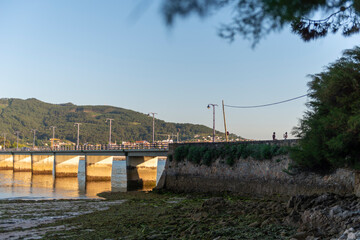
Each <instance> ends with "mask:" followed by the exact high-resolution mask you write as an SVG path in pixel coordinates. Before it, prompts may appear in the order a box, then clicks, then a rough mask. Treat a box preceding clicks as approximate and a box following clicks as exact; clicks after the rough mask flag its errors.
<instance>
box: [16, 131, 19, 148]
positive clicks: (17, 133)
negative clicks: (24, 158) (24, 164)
mask: <svg viewBox="0 0 360 240" xmlns="http://www.w3.org/2000/svg"><path fill="white" fill-rule="evenodd" d="M15 134H16V150H19V134H20V131H15Z"/></svg>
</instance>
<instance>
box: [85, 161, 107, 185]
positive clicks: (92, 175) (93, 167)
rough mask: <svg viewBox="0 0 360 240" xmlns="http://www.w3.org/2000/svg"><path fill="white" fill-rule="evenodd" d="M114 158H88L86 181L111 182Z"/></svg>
mask: <svg viewBox="0 0 360 240" xmlns="http://www.w3.org/2000/svg"><path fill="white" fill-rule="evenodd" d="M112 165H113V156H94V155H87V156H86V179H87V180H88V181H110V180H111V173H112Z"/></svg>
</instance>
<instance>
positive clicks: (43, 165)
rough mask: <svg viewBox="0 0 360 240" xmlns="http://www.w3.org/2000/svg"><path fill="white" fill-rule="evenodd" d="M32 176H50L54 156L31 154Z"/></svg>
mask: <svg viewBox="0 0 360 240" xmlns="http://www.w3.org/2000/svg"><path fill="white" fill-rule="evenodd" d="M31 156H32V172H33V174H52V173H53V168H54V158H55V157H54V156H55V155H35V154H32V155H31Z"/></svg>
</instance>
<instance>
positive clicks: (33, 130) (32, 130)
mask: <svg viewBox="0 0 360 240" xmlns="http://www.w3.org/2000/svg"><path fill="white" fill-rule="evenodd" d="M30 131H31V132H34V139H33V148H35V135H36V131H37V130H36V129H31V130H30Z"/></svg>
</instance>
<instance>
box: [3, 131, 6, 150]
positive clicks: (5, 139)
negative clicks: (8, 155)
mask: <svg viewBox="0 0 360 240" xmlns="http://www.w3.org/2000/svg"><path fill="white" fill-rule="evenodd" d="M3 135H4V150H6V147H5V143H6V133H3Z"/></svg>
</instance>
